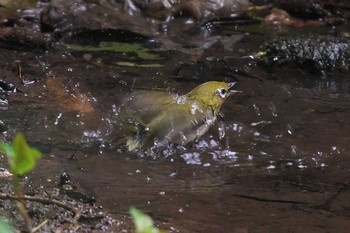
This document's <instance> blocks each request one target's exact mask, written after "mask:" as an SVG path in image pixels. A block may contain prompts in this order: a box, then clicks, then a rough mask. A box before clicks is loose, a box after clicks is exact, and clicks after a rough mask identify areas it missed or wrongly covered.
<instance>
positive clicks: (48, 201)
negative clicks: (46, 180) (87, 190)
mask: <svg viewBox="0 0 350 233" xmlns="http://www.w3.org/2000/svg"><path fill="white" fill-rule="evenodd" d="M21 198H22V199H23V200H27V201H35V202H39V203H42V204H45V205H57V206H59V207H62V208H64V209H67V210H70V211H72V212H73V213H74V217H73V220H72V221H73V222H76V221H78V220H79V218H80V216H81V213H80V211H79V210H77V209H76V208H74V207H72V206H70V205H67V204H66V203H64V202H62V201H59V200H55V199H47V198H43V197H34V196H28V195H23V196H21V197H19V196H16V195H11V194H7V193H0V199H2V200H6V199H8V200H16V201H18V200H19V199H21Z"/></svg>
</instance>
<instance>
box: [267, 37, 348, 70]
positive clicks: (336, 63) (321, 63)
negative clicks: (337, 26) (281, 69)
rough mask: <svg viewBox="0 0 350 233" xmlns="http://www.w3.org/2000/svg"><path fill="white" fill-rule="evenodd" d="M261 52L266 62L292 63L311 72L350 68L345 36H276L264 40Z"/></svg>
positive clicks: (271, 63)
mask: <svg viewBox="0 0 350 233" xmlns="http://www.w3.org/2000/svg"><path fill="white" fill-rule="evenodd" d="M261 51H262V53H263V54H264V55H263V56H262V57H261V61H263V62H264V63H266V64H268V65H273V64H293V65H296V66H298V67H300V68H305V69H307V70H310V71H313V72H316V71H319V70H321V71H327V70H348V69H349V68H350V39H349V38H346V37H336V36H332V35H317V34H316V35H315V34H308V35H289V36H279V37H277V38H275V39H273V40H271V41H268V42H267V43H265V44H264V45H263V46H262V47H261Z"/></svg>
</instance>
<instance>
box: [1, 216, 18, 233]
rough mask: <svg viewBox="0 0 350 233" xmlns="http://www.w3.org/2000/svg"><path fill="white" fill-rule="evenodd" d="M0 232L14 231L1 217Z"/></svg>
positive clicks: (11, 232)
mask: <svg viewBox="0 0 350 233" xmlns="http://www.w3.org/2000/svg"><path fill="white" fill-rule="evenodd" d="M0 232H1V233H13V232H15V231H14V229H13V228H12V226H11V225H10V224H9V223H8V222H7V221H5V220H4V219H3V218H0Z"/></svg>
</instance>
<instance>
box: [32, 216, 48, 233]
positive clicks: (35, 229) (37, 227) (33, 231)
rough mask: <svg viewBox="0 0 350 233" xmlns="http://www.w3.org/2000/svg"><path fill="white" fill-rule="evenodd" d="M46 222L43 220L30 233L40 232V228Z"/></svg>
mask: <svg viewBox="0 0 350 233" xmlns="http://www.w3.org/2000/svg"><path fill="white" fill-rule="evenodd" d="M47 222H48V220H47V219H45V221H43V222H42V223H40V224H39V225H37V226H36V227H34V228H33V229H32V231H31V233H35V232H37V231H38V230H40V228H42V227H43V226H45V225H46V224H47Z"/></svg>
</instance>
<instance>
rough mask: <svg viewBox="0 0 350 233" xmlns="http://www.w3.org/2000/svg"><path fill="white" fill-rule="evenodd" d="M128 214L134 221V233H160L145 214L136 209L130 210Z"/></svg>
mask: <svg viewBox="0 0 350 233" xmlns="http://www.w3.org/2000/svg"><path fill="white" fill-rule="evenodd" d="M129 213H130V215H131V216H132V218H133V220H134V225H135V233H160V231H159V229H158V228H156V227H154V223H153V220H152V219H151V217H150V216H148V215H147V214H144V213H143V212H142V211H140V210H138V209H136V208H130V210H129Z"/></svg>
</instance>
